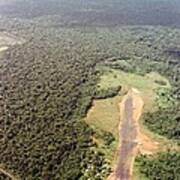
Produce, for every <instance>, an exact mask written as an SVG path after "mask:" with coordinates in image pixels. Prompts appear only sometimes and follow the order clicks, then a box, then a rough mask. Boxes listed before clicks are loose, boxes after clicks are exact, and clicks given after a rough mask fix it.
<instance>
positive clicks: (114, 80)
mask: <svg viewBox="0 0 180 180" xmlns="http://www.w3.org/2000/svg"><path fill="white" fill-rule="evenodd" d="M99 70H100V71H101V72H102V76H101V77H100V81H99V83H98V85H97V86H98V88H99V89H100V90H107V89H108V88H112V87H117V86H120V85H121V86H122V90H121V92H119V94H118V95H117V96H115V97H113V98H107V99H101V100H94V101H93V106H92V107H91V109H90V110H89V112H88V114H87V117H86V118H85V121H86V122H87V124H89V125H90V126H91V127H93V128H94V129H95V130H97V131H98V129H99V130H104V131H107V132H111V133H112V134H113V135H114V137H115V139H116V140H115V142H114V143H113V144H112V145H111V147H105V146H104V145H103V141H102V140H100V139H95V141H96V142H97V143H98V145H99V148H100V149H101V150H102V151H103V152H104V153H105V154H106V157H107V158H108V159H109V160H111V161H113V158H114V156H116V155H115V154H116V150H117V146H118V142H119V130H118V126H119V121H120V114H119V113H120V109H119V106H118V104H119V103H120V102H121V100H122V97H123V96H124V95H125V94H126V92H127V91H128V90H129V89H130V88H136V89H138V90H139V91H140V92H141V96H142V98H143V100H144V102H145V107H144V108H145V109H144V110H145V111H152V110H154V109H155V106H154V102H155V100H156V97H157V96H156V90H157V89H158V88H164V89H170V84H169V82H168V80H167V79H166V78H164V77H162V76H160V75H159V74H158V73H155V72H152V73H149V74H147V75H145V76H140V75H137V74H132V73H126V72H123V71H119V70H114V69H110V68H107V67H101V68H100V69H99ZM159 82H163V83H159ZM162 84H163V85H162ZM140 125H141V126H142V127H143V125H142V122H141V123H140ZM145 134H148V135H149V131H148V130H147V129H145ZM150 135H152V133H150ZM150 137H153V139H156V137H155V136H153V135H152V136H150ZM158 139H161V138H159V137H158ZM163 142H165V140H164V139H163ZM166 142H167V141H166ZM163 144H164V143H163Z"/></svg>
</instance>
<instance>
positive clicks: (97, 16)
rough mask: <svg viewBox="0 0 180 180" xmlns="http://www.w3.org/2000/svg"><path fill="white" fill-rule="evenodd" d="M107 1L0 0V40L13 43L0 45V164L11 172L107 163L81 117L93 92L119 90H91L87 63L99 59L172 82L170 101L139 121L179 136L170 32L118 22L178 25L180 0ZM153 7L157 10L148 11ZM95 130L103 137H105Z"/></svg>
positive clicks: (91, 172)
mask: <svg viewBox="0 0 180 180" xmlns="http://www.w3.org/2000/svg"><path fill="white" fill-rule="evenodd" d="M113 2H114V3H109V1H106V0H104V1H103V2H102V1H100V0H98V1H94V0H93V1H80V0H78V1H72V0H71V1H65V0H60V1H57V0H53V1H51V2H50V1H48V0H43V1H42V0H41V1H40V0H36V1H34V0H30V1H22V0H9V1H7V2H5V1H4V2H3V1H2V2H1V3H0V14H1V16H0V37H2V39H3V38H5V39H6V41H7V37H8V39H11V41H14V42H13V43H12V42H11V43H7V42H6V41H4V44H3V43H1V44H0V45H1V46H8V47H9V49H8V50H6V51H5V52H0V53H1V54H0V165H1V166H2V167H3V168H5V169H7V170H9V171H10V172H12V173H13V174H14V175H15V176H17V177H19V178H20V179H35V180H38V179H57V180H59V179H63V180H66V179H67V180H68V179H83V180H84V179H88V178H90V179H93V180H94V179H97V180H99V179H103V178H105V177H107V175H108V174H109V172H110V166H109V162H108V160H106V158H105V157H104V154H103V153H102V152H100V151H99V150H98V149H97V148H96V147H97V144H96V143H95V142H93V140H92V136H93V135H94V133H95V132H94V131H93V130H92V129H91V128H90V127H89V126H88V125H87V124H85V122H83V121H82V117H84V116H85V115H86V112H87V110H88V108H89V107H90V106H91V103H92V99H93V98H106V97H111V96H114V95H116V94H117V92H118V91H119V90H120V87H118V88H115V89H110V90H108V91H102V92H99V91H98V89H97V87H96V84H97V82H98V80H99V77H100V75H101V72H99V71H98V70H97V68H96V67H97V66H101V65H103V66H104V65H105V66H108V67H111V68H114V69H117V70H118V69H119V70H124V71H126V72H131V73H137V74H140V75H144V74H146V73H148V72H151V71H157V72H159V73H160V74H161V75H163V76H165V77H167V78H168V79H169V81H170V82H171V86H172V90H171V92H170V93H169V96H170V100H169V101H171V99H173V102H174V103H170V104H171V108H169V107H168V108H167V109H164V108H162V107H161V106H160V107H159V109H158V111H157V112H155V113H153V114H152V113H151V114H146V115H145V119H144V123H145V124H146V125H147V126H148V127H149V128H150V129H151V130H152V131H154V132H156V133H159V134H160V135H164V136H166V137H168V138H169V139H175V140H176V141H178V142H179V136H180V132H179V128H178V127H179V119H180V114H179V113H178V112H179V101H180V59H179V58H180V57H179V52H180V46H179V41H180V30H179V29H178V28H175V27H165V26H164V27H163V26H121V27H119V25H124V24H125V25H134V24H135V25H156V24H160V25H171V26H179V24H180V21H179V18H177V16H178V13H179V9H180V8H178V7H179V6H180V3H179V1H177V0H173V1H171V2H170V1H167V0H162V1H161V3H160V1H157V2H156V1H154V0H153V1H151V2H149V1H148V3H147V1H146V0H138V1H137V2H136V3H134V2H135V1H132V0H128V1H117V0H113ZM172 2H174V3H172ZM157 4H158V5H159V6H157V7H160V5H161V6H163V7H166V8H167V9H166V8H165V9H166V10H161V11H162V12H161V11H157V12H156V11H155V12H154V8H153V7H155V5H157ZM122 5H123V6H122ZM149 5H151V6H150V7H152V8H149ZM45 7H46V8H45ZM122 7H125V12H129V13H128V14H129V16H128V17H127V16H125V12H124V11H120V8H122ZM137 8H139V9H140V11H138V12H140V13H139V14H138V16H137V15H136V13H137V12H136V11H135V9H137ZM172 8H173V9H174V11H173V12H172ZM122 9H123V8H122ZM127 9H128V11H127ZM160 9H163V8H162V7H160ZM112 10H113V11H112ZM144 12H146V13H144ZM119 13H122V14H119ZM142 14H143V16H142ZM119 17H121V18H119ZM122 17H126V18H125V19H124V18H122ZM135 17H136V18H137V19H136V18H135ZM157 17H158V18H157ZM134 18H135V19H134ZM112 20H113V21H112ZM102 26H103V27H102ZM115 26H116V27H115ZM18 40H19V41H20V42H18ZM164 96H166V94H165V95H164ZM157 115H158V116H157ZM164 122H166V123H164ZM104 134H105V135H106V139H107V140H108V141H107V144H109V143H110V142H111V141H112V140H113V137H112V135H111V134H108V133H106V132H104ZM166 156H167V158H169V159H171V158H172V156H171V155H170V154H167V155H166ZM176 158H177V159H176V161H178V160H179V156H176ZM146 160H147V159H146ZM143 161H144V159H143ZM143 161H142V162H143ZM147 161H148V160H147ZM157 161H161V156H160V157H158V158H157ZM145 166H147V167H148V166H149V164H148V163H145ZM167 166H169V165H168V163H167ZM161 172H162V171H160V173H161ZM163 173H164V172H163ZM0 178H1V179H3V178H4V175H2V176H1V174H0Z"/></svg>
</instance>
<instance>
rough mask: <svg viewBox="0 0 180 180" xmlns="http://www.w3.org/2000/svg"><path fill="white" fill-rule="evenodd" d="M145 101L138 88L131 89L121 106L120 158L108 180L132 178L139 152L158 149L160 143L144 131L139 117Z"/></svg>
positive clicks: (128, 179) (149, 152)
mask: <svg viewBox="0 0 180 180" xmlns="http://www.w3.org/2000/svg"><path fill="white" fill-rule="evenodd" d="M143 106H144V102H143V100H142V98H141V94H140V92H139V91H138V90H137V89H133V88H132V89H131V90H129V92H128V94H127V95H125V96H124V98H123V100H122V102H121V103H120V104H119V107H120V120H121V121H120V124H119V132H120V134H119V135H120V144H119V148H118V160H117V163H116V167H114V171H113V173H112V174H111V175H110V177H109V178H108V180H130V179H132V174H133V164H134V159H135V157H136V155H137V154H138V153H142V154H152V153H153V152H156V151H157V150H158V143H157V142H153V141H152V140H151V139H150V138H149V137H147V136H146V135H145V134H143V133H142V131H141V129H140V126H139V122H138V121H139V119H140V116H141V114H142V111H143Z"/></svg>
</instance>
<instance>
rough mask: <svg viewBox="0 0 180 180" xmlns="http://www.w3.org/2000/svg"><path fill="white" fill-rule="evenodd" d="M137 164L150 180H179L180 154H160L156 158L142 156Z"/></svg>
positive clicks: (137, 160)
mask: <svg viewBox="0 0 180 180" xmlns="http://www.w3.org/2000/svg"><path fill="white" fill-rule="evenodd" d="M136 163H137V165H138V167H139V170H140V173H142V174H143V175H144V176H145V177H147V178H148V179H149V180H179V179H180V153H179V152H168V153H158V154H157V155H156V156H152V157H151V156H150V157H149V156H144V155H141V156H139V157H137V158H136Z"/></svg>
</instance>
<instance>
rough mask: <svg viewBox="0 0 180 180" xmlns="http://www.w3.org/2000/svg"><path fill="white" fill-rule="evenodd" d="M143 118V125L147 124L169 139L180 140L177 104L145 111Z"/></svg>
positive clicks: (179, 111) (179, 112) (179, 117)
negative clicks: (154, 110) (155, 110)
mask: <svg viewBox="0 0 180 180" xmlns="http://www.w3.org/2000/svg"><path fill="white" fill-rule="evenodd" d="M143 119H144V123H145V125H147V126H148V127H149V128H150V130H152V131H155V132H156V133H158V134H160V135H163V136H166V137H168V138H170V139H176V140H178V141H179V140H180V109H179V105H178V106H177V107H176V106H174V107H172V108H171V107H169V108H167V109H160V110H158V111H157V112H155V113H146V114H145V115H144V118H143Z"/></svg>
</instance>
